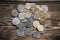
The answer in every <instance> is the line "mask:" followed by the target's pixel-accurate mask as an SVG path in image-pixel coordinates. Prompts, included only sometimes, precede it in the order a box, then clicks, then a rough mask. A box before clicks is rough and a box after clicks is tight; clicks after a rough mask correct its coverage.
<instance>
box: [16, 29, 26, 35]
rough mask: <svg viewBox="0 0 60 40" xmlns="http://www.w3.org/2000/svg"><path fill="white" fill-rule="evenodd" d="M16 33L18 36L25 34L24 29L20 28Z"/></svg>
mask: <svg viewBox="0 0 60 40" xmlns="http://www.w3.org/2000/svg"><path fill="white" fill-rule="evenodd" d="M16 34H17V36H24V35H25V34H24V31H20V30H18V29H17V31H16Z"/></svg>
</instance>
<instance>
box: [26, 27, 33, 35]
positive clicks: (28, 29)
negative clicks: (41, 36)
mask: <svg viewBox="0 0 60 40" xmlns="http://www.w3.org/2000/svg"><path fill="white" fill-rule="evenodd" d="M32 33H33V30H31V29H30V28H26V30H25V35H27V36H29V35H32Z"/></svg>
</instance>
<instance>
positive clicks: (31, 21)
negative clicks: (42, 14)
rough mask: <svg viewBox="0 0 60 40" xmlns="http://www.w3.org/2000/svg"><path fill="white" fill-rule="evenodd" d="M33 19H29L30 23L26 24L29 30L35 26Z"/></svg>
mask: <svg viewBox="0 0 60 40" xmlns="http://www.w3.org/2000/svg"><path fill="white" fill-rule="evenodd" d="M33 20H34V19H33V18H29V19H28V21H27V22H26V26H27V27H28V28H30V27H32V26H33Z"/></svg>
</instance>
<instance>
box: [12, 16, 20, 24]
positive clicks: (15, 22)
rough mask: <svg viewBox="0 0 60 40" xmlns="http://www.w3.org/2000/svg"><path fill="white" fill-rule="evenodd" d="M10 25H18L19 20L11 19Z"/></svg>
mask: <svg viewBox="0 0 60 40" xmlns="http://www.w3.org/2000/svg"><path fill="white" fill-rule="evenodd" d="M12 23H13V24H14V25H18V24H19V23H20V20H19V18H17V17H15V18H13V19H12Z"/></svg>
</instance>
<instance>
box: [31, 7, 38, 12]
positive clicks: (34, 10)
mask: <svg viewBox="0 0 60 40" xmlns="http://www.w3.org/2000/svg"><path fill="white" fill-rule="evenodd" d="M31 10H32V12H33V13H38V12H39V10H38V8H36V7H34V8H32V9H31Z"/></svg>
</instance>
